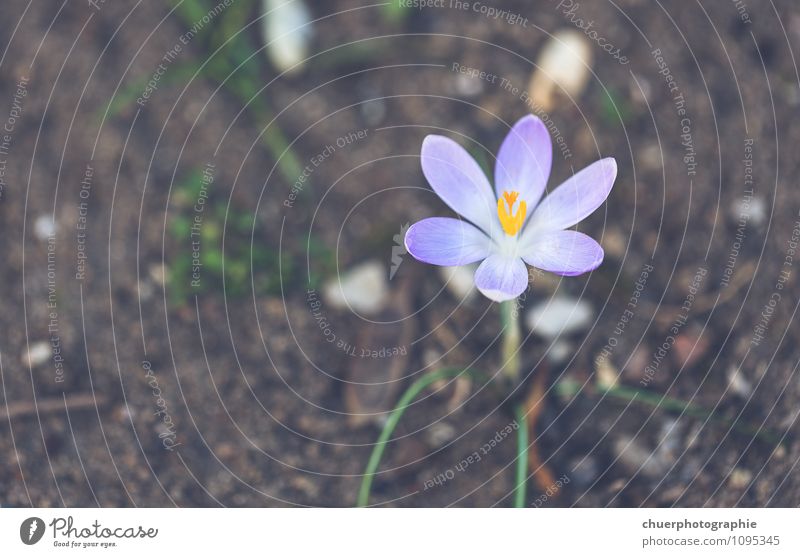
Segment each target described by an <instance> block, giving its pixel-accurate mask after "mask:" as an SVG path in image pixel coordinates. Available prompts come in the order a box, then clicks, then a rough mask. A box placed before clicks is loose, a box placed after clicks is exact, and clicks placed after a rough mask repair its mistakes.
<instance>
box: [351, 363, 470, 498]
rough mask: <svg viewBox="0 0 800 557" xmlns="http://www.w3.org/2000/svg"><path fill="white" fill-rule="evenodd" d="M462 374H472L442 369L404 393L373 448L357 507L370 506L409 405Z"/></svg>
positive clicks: (424, 376) (417, 382)
mask: <svg viewBox="0 0 800 557" xmlns="http://www.w3.org/2000/svg"><path fill="white" fill-rule="evenodd" d="M462 373H470V370H464V369H461V368H445V369H440V370H439V371H434V372H431V373H429V374H427V375H423V376H422V377H420V378H419V379H417V380H416V381H414V382H413V383H412V384H411V386H410V387H409V388H408V389H407V390H406V392H405V393H403V396H402V397H400V400H399V401H398V402H397V406H395V407H394V410H392V413H391V414H390V415H389V419H388V420H386V424H385V425H384V426H383V430H382V431H381V434H380V436H379V437H378V441H377V442H376V443H375V446H374V447H373V448H372V454H371V455H370V457H369V462H367V467H366V469H365V470H364V477H363V478H362V479H361V487H360V488H359V490H358V500H357V501H356V505H357V506H359V507H366V506H367V505H368V504H369V494H370V490H371V489H372V480H373V478H374V477H375V472H376V471H377V470H378V466H379V465H380V463H381V458H382V457H383V452H384V451H385V450H386V444H387V443H388V441H389V437H390V436H391V435H392V433H393V432H394V429H395V428H396V427H397V424H398V422H399V421H400V418H402V417H403V414H404V413H405V411H406V408H408V405H409V404H411V403H412V402H413V401H414V399H415V398H417V396H419V394H420V393H421V392H422V391H424V390H425V389H426V388H427V387H428V386H429V385H431V384H432V383H435V382H436V381H439V380H440V379H446V378H449V377H457V376H459V375H461V374H462Z"/></svg>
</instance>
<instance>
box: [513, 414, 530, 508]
mask: <svg viewBox="0 0 800 557" xmlns="http://www.w3.org/2000/svg"><path fill="white" fill-rule="evenodd" d="M514 413H515V414H516V419H517V424H519V429H517V468H516V483H515V484H514V507H516V508H518V509H521V508H524V507H525V495H526V494H525V484H526V483H527V481H528V445H529V444H530V443H529V440H528V419H527V416H526V415H525V408H524V406H523V405H521V404H520V405H519V406H517V407H516V409H515V410H514Z"/></svg>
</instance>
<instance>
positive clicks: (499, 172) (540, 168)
mask: <svg viewBox="0 0 800 557" xmlns="http://www.w3.org/2000/svg"><path fill="white" fill-rule="evenodd" d="M552 164H553V145H552V143H551V142H550V134H549V133H548V132H547V128H546V127H545V125H544V123H543V122H542V121H541V120H539V119H538V118H537V117H536V116H533V115H530V116H525V117H524V118H522V119H521V120H520V121H518V122H517V123H516V124H514V127H513V128H511V131H510V132H508V135H507V136H506V138H505V139H504V140H503V144H502V145H501V146H500V151H499V152H498V153H497V163H496V164H495V167H494V187H495V191H496V192H497V198H498V199H499V198H500V197H501V196H502V195H503V192H504V191H518V192H519V194H520V199H521V200H524V201H525V202H526V203H527V204H528V215H530V214H531V213H532V212H533V208H534V207H536V204H537V203H539V200H540V199H541V198H542V193H544V188H545V186H546V185H547V178H548V177H549V176H550V167H551V166H552Z"/></svg>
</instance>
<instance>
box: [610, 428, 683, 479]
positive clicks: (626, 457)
mask: <svg viewBox="0 0 800 557" xmlns="http://www.w3.org/2000/svg"><path fill="white" fill-rule="evenodd" d="M614 452H615V453H616V455H617V458H618V459H619V462H620V464H622V465H623V466H624V467H625V468H627V469H628V471H629V472H631V473H635V474H642V475H644V476H647V477H649V478H658V477H660V476H662V475H663V474H664V472H666V471H667V469H668V468H669V464H668V463H667V462H666V461H665V460H663V459H662V458H660V456H661V455H659V454H658V453H656V452H653V451H650V450H649V449H647V448H646V447H644V446H642V445H641V444H640V443H639V441H637V440H636V439H633V438H631V437H619V438H618V439H616V441H614Z"/></svg>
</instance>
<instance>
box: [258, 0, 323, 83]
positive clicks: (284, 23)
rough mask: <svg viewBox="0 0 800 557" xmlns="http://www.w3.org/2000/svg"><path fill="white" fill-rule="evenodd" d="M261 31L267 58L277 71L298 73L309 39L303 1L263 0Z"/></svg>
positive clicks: (310, 29) (306, 53)
mask: <svg viewBox="0 0 800 557" xmlns="http://www.w3.org/2000/svg"><path fill="white" fill-rule="evenodd" d="M262 9H263V11H264V14H265V15H264V17H262V18H261V30H262V33H263V35H264V41H265V42H266V45H267V55H268V56H269V59H270V61H271V62H272V63H273V65H274V66H275V68H276V69H277V70H278V71H281V72H296V71H298V70H299V69H300V68H301V67H302V65H303V63H304V62H305V59H306V57H307V56H308V46H309V42H310V41H311V37H312V36H313V30H312V28H311V14H310V13H309V11H308V8H307V7H306V4H305V2H304V1H303V0H263V4H262Z"/></svg>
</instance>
